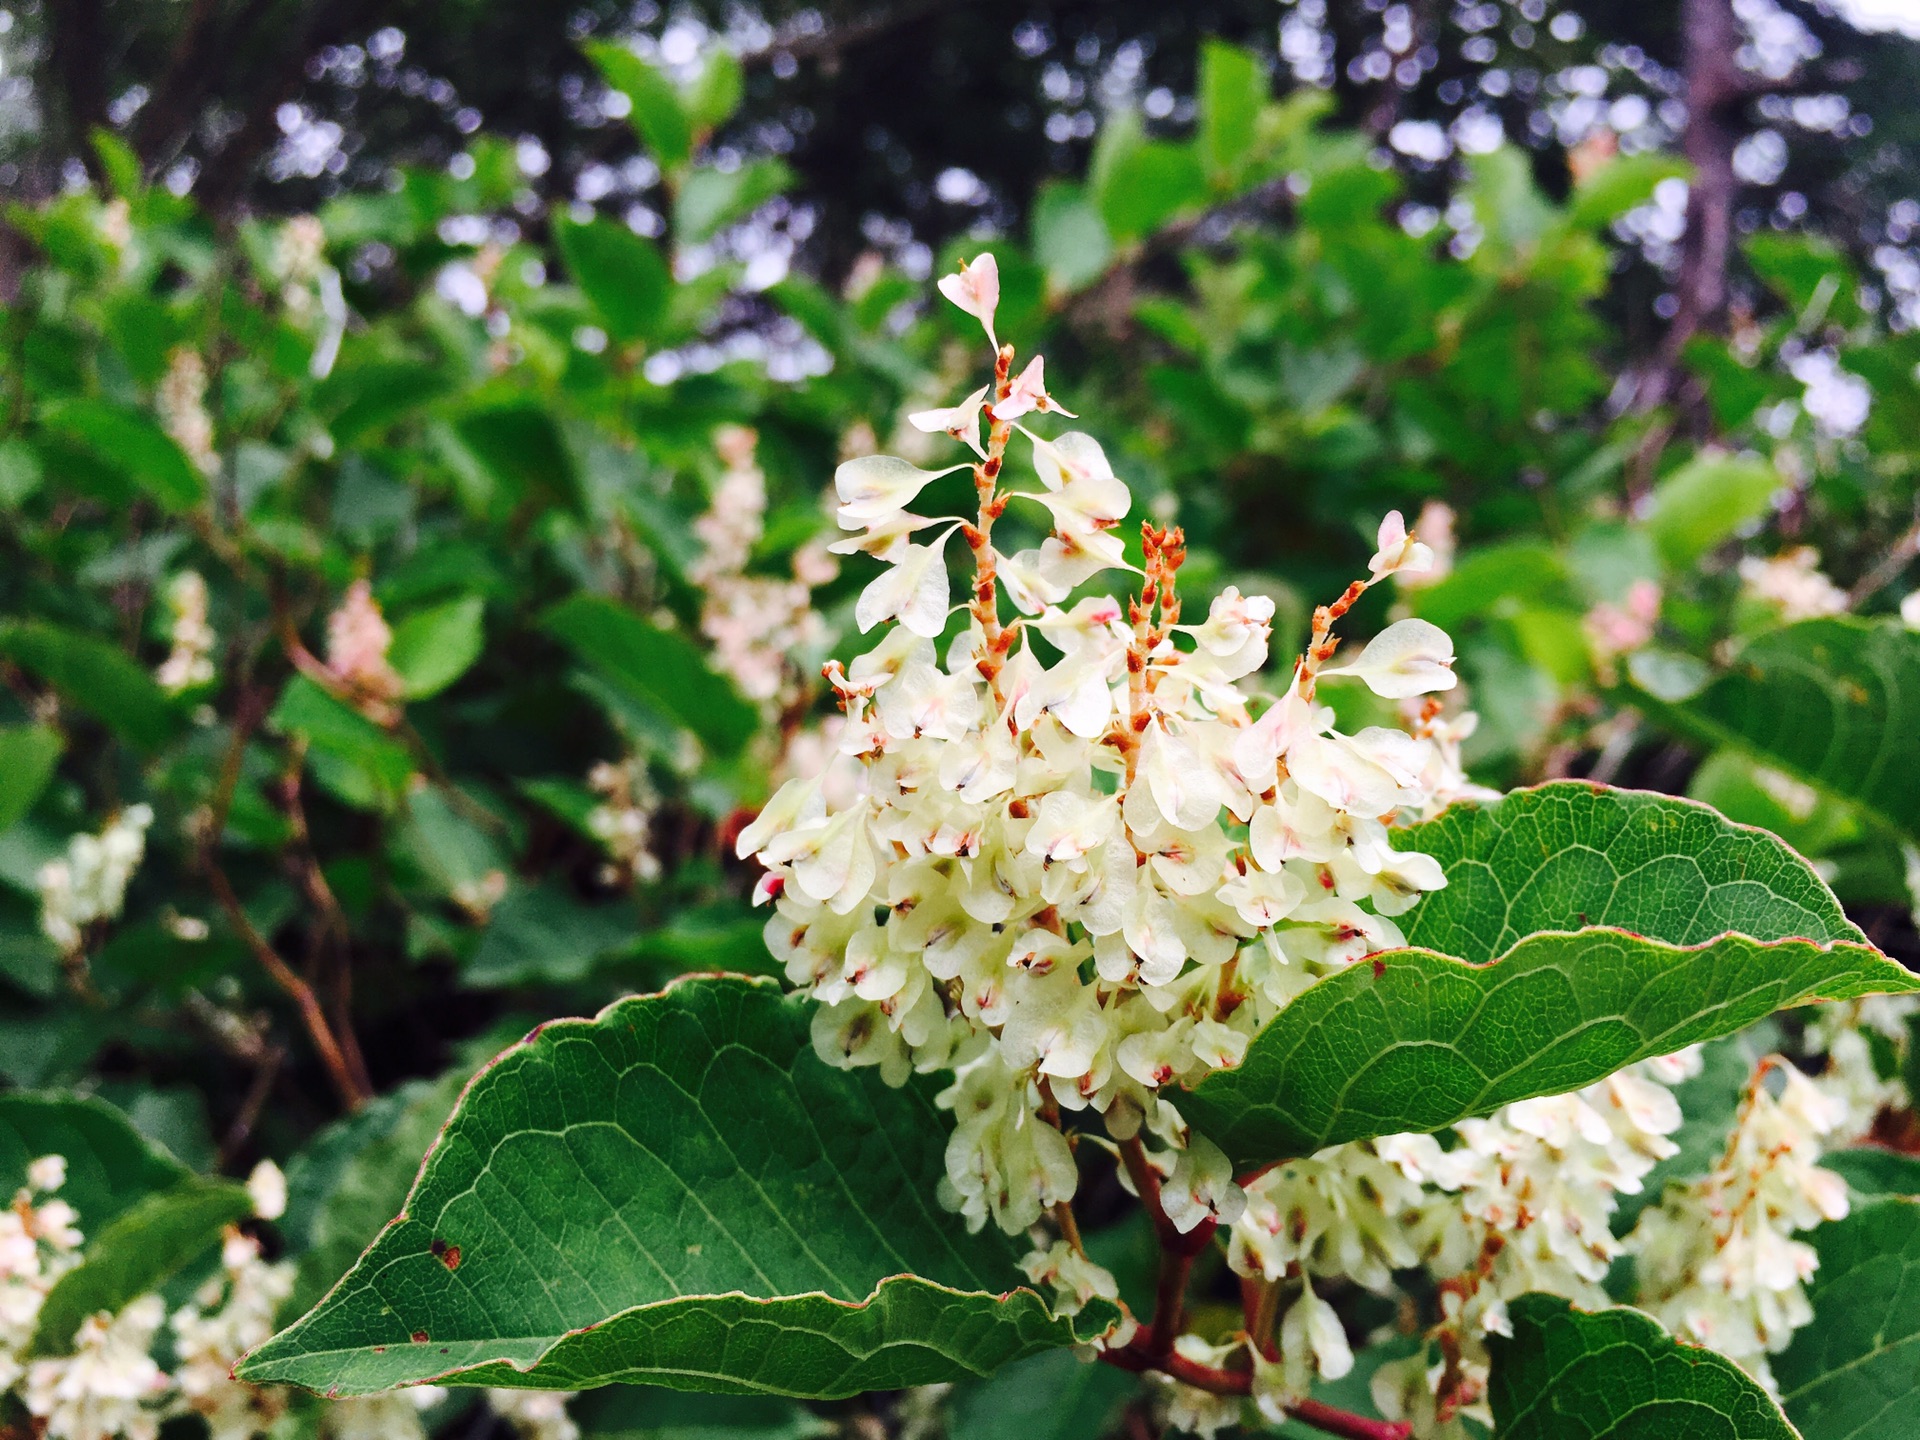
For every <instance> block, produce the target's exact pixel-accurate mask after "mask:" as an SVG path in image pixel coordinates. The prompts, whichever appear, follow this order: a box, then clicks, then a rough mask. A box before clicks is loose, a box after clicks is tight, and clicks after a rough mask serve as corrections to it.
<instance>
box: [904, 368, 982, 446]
mask: <svg viewBox="0 0 1920 1440" xmlns="http://www.w3.org/2000/svg"><path fill="white" fill-rule="evenodd" d="M991 388H992V387H991V386H987V385H982V386H981V387H980V388H979V389H978V390H976V391H974V392H973V393H972V394H971V395H969V396H967V398H966V399H964V400H962V401H961V402H960V403H959V404H958V405H950V406H947V407H946V408H945V409H940V410H916V411H914V412H913V413H912V414H910V415H908V416H907V423H908V424H909V425H911V426H913V428H914V429H916V430H919V431H923V432H924V433H926V434H928V435H936V434H940V433H942V432H944V433H946V434H948V435H951V436H952V437H953V438H954V439H956V440H958V441H960V442H961V443H962V444H964V445H966V446H967V447H968V448H969V449H971V450H972V451H973V453H974V454H976V455H978V456H979V457H980V458H981V459H982V460H984V459H986V458H987V452H986V449H985V447H984V446H982V445H981V443H980V411H981V409H982V408H983V407H984V406H985V405H986V403H987V391H988V390H989V389H991Z"/></svg>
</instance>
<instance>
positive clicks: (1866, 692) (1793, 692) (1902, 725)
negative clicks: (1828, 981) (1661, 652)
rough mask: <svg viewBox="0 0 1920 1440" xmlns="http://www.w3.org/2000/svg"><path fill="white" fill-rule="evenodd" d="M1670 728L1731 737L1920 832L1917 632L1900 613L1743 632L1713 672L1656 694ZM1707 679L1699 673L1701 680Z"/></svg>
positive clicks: (1653, 704)
mask: <svg viewBox="0 0 1920 1440" xmlns="http://www.w3.org/2000/svg"><path fill="white" fill-rule="evenodd" d="M1633 678H1634V681H1635V683H1636V685H1637V687H1638V688H1639V690H1640V691H1641V692H1642V694H1643V695H1645V696H1646V698H1647V700H1648V702H1650V703H1649V707H1648V708H1650V709H1651V710H1653V711H1654V713H1655V714H1657V715H1658V716H1659V717H1660V718H1662V719H1663V720H1666V721H1668V722H1669V723H1670V724H1671V725H1672V726H1673V727H1674V728H1676V729H1678V730H1681V731H1682V732H1684V733H1687V734H1690V735H1693V736H1695V737H1696V738H1698V739H1701V740H1704V741H1706V742H1708V743H1710V744H1714V745H1731V746H1734V747H1737V748H1739V749H1741V750H1744V751H1746V752H1747V753H1748V754H1749V755H1752V756H1754V757H1756V758H1757V759H1760V760H1762V761H1764V762H1765V763H1767V764H1769V765H1771V766H1773V767H1774V768H1776V769H1779V770H1784V771H1786V772H1787V773H1788V774H1789V775H1792V776H1793V777H1794V778H1796V779H1799V780H1803V781H1806V782H1807V783H1809V784H1812V785H1816V786H1818V787H1820V788H1821V789H1823V790H1826V791H1829V792H1830V793H1832V794H1834V795H1838V796H1840V797H1841V798H1842V799H1846V800H1851V801H1853V802H1854V803H1855V804H1857V805H1859V806H1861V807H1862V808H1863V809H1865V810H1868V811H1871V812H1872V813H1873V814H1875V815H1877V816H1879V817H1880V819H1882V820H1884V821H1885V822H1887V823H1888V824H1889V825H1891V826H1893V827H1894V828H1895V829H1896V830H1901V831H1904V832H1905V833H1907V834H1909V835H1920V749H1916V747H1915V746H1914V744H1913V743H1912V736H1913V724H1914V721H1913V715H1914V713H1915V712H1914V710H1913V708H1912V707H1914V706H1916V705H1920V635H1916V634H1915V633H1913V632H1912V631H1910V630H1908V629H1907V628H1906V627H1905V626H1904V625H1901V624H1900V623H1898V622H1897V621H1871V620H1858V619H1854V618H1852V617H1846V616H1836V617H1833V618H1830V619H1822V620H1803V621H1801V622H1800V623H1799V624H1797V625H1787V626H1783V627H1782V628H1780V629H1778V630H1770V631H1767V632H1766V633H1765V634H1763V635H1760V636H1758V637H1756V638H1755V639H1753V640H1751V641H1749V642H1748V643H1747V645H1746V646H1744V647H1743V648H1742V649H1741V650H1740V652H1739V653H1738V654H1737V655H1736V656H1735V657H1734V660H1733V663H1732V664H1731V665H1730V666H1728V667H1727V668H1726V669H1725V670H1723V671H1720V672H1719V673H1718V674H1712V675H1708V676H1702V677H1699V678H1698V679H1696V680H1695V681H1694V683H1692V684H1690V685H1688V686H1687V687H1685V688H1684V689H1674V690H1664V691H1662V692H1661V693H1660V694H1655V693H1654V690H1653V689H1652V688H1651V686H1652V684H1653V683H1654V677H1653V676H1651V675H1650V674H1648V673H1647V672H1644V671H1635V672H1633ZM1702 680H1704V683H1700V681H1702Z"/></svg>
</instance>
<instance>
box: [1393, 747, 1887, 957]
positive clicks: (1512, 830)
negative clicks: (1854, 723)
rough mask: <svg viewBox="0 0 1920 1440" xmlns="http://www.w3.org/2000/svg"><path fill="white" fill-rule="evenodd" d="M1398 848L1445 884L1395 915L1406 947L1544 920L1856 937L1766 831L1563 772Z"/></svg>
mask: <svg viewBox="0 0 1920 1440" xmlns="http://www.w3.org/2000/svg"><path fill="white" fill-rule="evenodd" d="M1393 843H1394V847H1395V848H1396V849H1400V850H1418V851H1421V852H1422V853H1424V854H1427V855H1431V856H1433V858H1434V859H1435V860H1437V861H1439V862H1440V868H1441V869H1442V870H1444V871H1445V872H1446V875H1447V888H1446V889H1444V890H1441V891H1439V892H1438V893H1436V894H1432V895H1429V896H1427V897H1426V898H1425V899H1423V900H1422V901H1421V902H1420V903H1419V904H1418V905H1416V906H1415V907H1414V908H1413V909H1412V910H1411V911H1409V912H1408V913H1407V914H1406V915H1404V916H1402V917H1401V919H1400V928H1401V930H1402V931H1403V932H1404V933H1405V934H1406V937H1407V943H1408V944H1410V945H1422V946H1425V947H1426V948H1428V949H1430V950H1438V951H1441V952H1442V953H1443V954H1447V955H1457V956H1459V957H1460V958H1461V959H1463V960H1491V959H1493V958H1494V957H1495V956H1498V955H1503V954H1505V953H1506V952H1507V951H1508V950H1509V949H1511V948H1512V947H1513V945H1514V944H1515V943H1516V942H1517V941H1519V940H1520V939H1522V938H1523V937H1525V936H1528V935H1531V934H1534V933H1535V932H1537V931H1541V930H1580V929H1584V928H1585V927H1587V926H1589V925H1611V926H1616V927H1618V928H1619V929H1622V930H1631V931H1633V932H1634V933H1635V934H1637V935H1644V936H1647V937H1648V938H1649V939H1653V940H1664V941H1666V942H1667V943H1668V944H1671V945H1697V944H1699V943H1700V942H1701V941H1703V940H1710V939H1712V938H1713V937H1714V936H1716V935H1723V934H1726V933H1727V932H1729V931H1732V932H1734V933H1736V934H1740V935H1751V936H1752V937H1753V938H1754V939H1756V940H1819V941H1834V940H1848V941H1860V940H1863V939H1864V938H1865V937H1863V936H1862V935H1861V933H1860V931H1859V930H1858V929H1857V928H1856V927H1855V926H1854V925H1853V924H1852V922H1850V921H1849V920H1848V919H1847V917H1846V914H1845V912H1844V911H1843V910H1842V909H1841V908H1840V902H1839V901H1837V900H1835V899H1834V898H1833V894H1832V892H1831V891H1829V890H1828V889H1827V887H1826V885H1825V884H1824V883H1823V882H1822V881H1821V879H1820V877H1819V876H1818V875H1817V874H1815V873H1814V871H1813V868H1812V867H1811V866H1810V865H1808V864H1807V862H1806V861H1805V860H1803V859H1801V858H1800V856H1798V855H1796V854H1795V853H1794V852H1793V851H1792V850H1790V849H1788V848H1787V847H1786V846H1785V845H1783V844H1781V843H1780V841H1779V839H1778V838H1777V837H1775V836H1773V835H1770V834H1768V833H1767V832H1766V831H1765V830H1756V829H1753V828H1750V827H1748V826H1744V825H1735V824H1733V823H1732V822H1730V821H1728V820H1727V819H1725V818H1724V817H1723V816H1721V815H1720V814H1719V813H1717V812H1716V811H1714V810H1712V809H1709V808H1708V807H1707V806H1705V805H1701V804H1698V803H1697V802H1695V801H1691V800H1679V799H1675V798H1674V797H1672V796H1670V795H1654V794H1649V793H1648V792H1646V791H1642V790H1613V789H1608V788H1607V787H1605V786H1600V785H1592V784H1589V783H1587V782H1584V781H1575V780H1567V781H1559V782H1556V783H1554V784H1549V785H1539V786H1536V787H1534V788H1533V789H1530V790H1516V791H1514V792H1513V793H1512V794H1510V795H1507V796H1505V797H1503V798H1502V799H1500V800H1497V801H1493V802H1490V803H1488V804H1485V805H1456V806H1454V807H1453V808H1451V809H1450V810H1448V811H1447V812H1446V813H1445V814H1444V815H1442V816H1441V817H1440V818H1439V819H1437V820H1429V821H1427V822H1426V823H1424V824H1421V825H1413V826H1409V827H1408V828H1407V829H1406V830H1403V831H1400V832H1397V833H1396V834H1395V835H1394V837H1393Z"/></svg>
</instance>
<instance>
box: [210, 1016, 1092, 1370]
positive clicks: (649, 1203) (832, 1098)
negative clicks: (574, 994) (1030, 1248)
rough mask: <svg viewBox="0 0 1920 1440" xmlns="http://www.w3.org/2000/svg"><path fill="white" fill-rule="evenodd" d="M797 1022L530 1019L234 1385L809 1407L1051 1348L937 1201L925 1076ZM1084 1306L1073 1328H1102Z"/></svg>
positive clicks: (998, 1247)
mask: <svg viewBox="0 0 1920 1440" xmlns="http://www.w3.org/2000/svg"><path fill="white" fill-rule="evenodd" d="M810 1013H811V1007H810V1005H809V1004H808V1002H806V1001H805V1000H802V999H798V998H794V997H783V996H782V995H781V994H780V992H779V989H778V987H777V986H774V985H771V984H767V983H764V982H757V981H750V980H743V979H738V978H703V979H696V980H691V981H686V982H683V983H681V984H678V985H676V986H674V987H673V988H671V989H669V990H667V991H665V992H663V993H661V994H659V995H648V996H640V997H636V998H633V999H628V1000H623V1001H621V1002H619V1003H618V1004H616V1005H614V1006H612V1007H610V1008H609V1009H607V1010H605V1011H603V1012H602V1013H601V1014H600V1015H599V1016H598V1017H597V1018H596V1019H593V1020H572V1021H562V1022H560V1023H558V1024H553V1025H548V1026H546V1027H544V1028H543V1029H541V1030H539V1031H537V1032H536V1033H535V1034H534V1035H532V1036H530V1037H528V1039H527V1040H526V1041H525V1042H523V1043H522V1044H520V1045H517V1046H515V1047H514V1048H512V1049H510V1050H508V1051H507V1052H506V1053H505V1054H504V1055H502V1056H500V1057H499V1058H498V1059H497V1060H495V1061H494V1062H493V1064H492V1065H491V1066H490V1067H489V1068H487V1069H486V1070H484V1071H482V1072H481V1073H480V1075H479V1076H478V1077H476V1078H475V1080H474V1081H473V1083H472V1084H471V1085H470V1086H469V1087H468V1089H467V1092H466V1094H465V1095H464V1096H463V1097H462V1098H461V1101H460V1104H459V1106H458V1108H457V1109H456V1110H455V1111H454V1114H453V1116H452V1118H451V1119H450V1120H449V1121H448V1122H447V1126H446V1129H445V1130H444V1131H443V1132H442V1134H441V1137H440V1139H439V1141H438V1142H437V1143H436V1144H435V1146H434V1148H433V1150H432V1151H431V1152H429V1154H428V1156H427V1160H426V1163H425V1164H424V1165H423V1166H422V1168H421V1172H420V1177H419V1179H418V1180H417V1181H416V1182H415V1184H414V1187H413V1190H412V1193H411V1194H409V1195H408V1197H407V1203H406V1208H405V1210H404V1211H403V1212H402V1213H401V1215H400V1217H399V1218H398V1219H396V1220H395V1221H393V1222H392V1223H391V1224H390V1225H389V1226H388V1227H387V1228H386V1229H385V1230H384V1231H382V1232H381V1235H380V1237H379V1239H378V1240H376V1241H375V1242H374V1244H373V1247H372V1248H371V1249H370V1250H368V1252H367V1253H366V1255H365V1256H363V1257H362V1258H361V1260H360V1263H359V1264H358V1265H356V1266H355V1267H354V1269H353V1270H352V1271H351V1272H350V1273H349V1274H348V1275H347V1277H346V1278H345V1279H344V1280H342V1281H341V1283H340V1284H339V1285H338V1286H337V1287H335V1289H334V1290H333V1292H332V1293H331V1294H330V1295H328V1296H327V1298H326V1299H325V1300H324V1301H322V1302H321V1304H320V1305H319V1307H318V1308H317V1309H315V1310H314V1311H313V1312H312V1313H310V1314H309V1315H307V1316H306V1317H304V1318H303V1319H301V1320H300V1321H298V1322H297V1323H296V1324H294V1325H293V1326H292V1327H290V1328H289V1329H287V1330H286V1331H284V1332H282V1333H281V1334H280V1335H278V1336H276V1337H275V1338H273V1339H272V1340H270V1341H268V1342H267V1343H266V1344H265V1345H264V1346H262V1347H261V1348H260V1349H259V1350H257V1351H255V1352H254V1353H253V1354H252V1355H251V1356H250V1357H248V1358H247V1360H246V1361H245V1362H243V1364H242V1366H241V1374H243V1375H244V1376H245V1378H247V1379H249V1380H252V1381H255V1382H257V1383H267V1382H286V1383H292V1384H297V1385H304V1386H307V1387H309V1388H311V1389H315V1390H321V1391H325V1392H327V1393H329V1394H342V1395H350V1394H362V1393H366V1392H368V1391H372V1390H378V1389H382V1388H385V1387H389V1386H393V1385H400V1384H407V1383H411V1382H417V1381H424V1380H440V1381H452V1382H455V1383H462V1384H487V1385H517V1386H528V1387H536V1388H554V1389H568V1390H573V1389H581V1388H586V1387H589V1386H593V1385H600V1384H605V1383H608V1382H610V1381H649V1382H652V1383H655V1384H661V1385H666V1386H670V1387H672V1388H675V1389H683V1390H718V1391H730V1392H735V1393H752V1392H760V1393H767V1394H785V1395H794V1396H799V1397H827V1396H843V1395H851V1394H856V1393H858V1392H860V1391H863V1390H885V1389H896V1388H899V1387H902V1386H906V1385H918V1384H926V1383H930V1382H935V1381H945V1380H954V1379H959V1378H962V1377H964V1376H969V1375H984V1374H988V1373H991V1372H992V1371H993V1370H995V1369H997V1368H998V1367H999V1366H1001V1365H1003V1364H1006V1363H1007V1362H1009V1361H1012V1360H1016V1359H1019V1358H1020V1357H1022V1356H1024V1355H1029V1354H1033V1353H1036V1352H1038V1351H1041V1350H1046V1349H1050V1348H1054V1347H1057V1346H1061V1345H1066V1344H1071V1343H1073V1341H1074V1339H1075V1331H1076V1326H1075V1325H1074V1324H1073V1323H1070V1322H1067V1321H1064V1320H1059V1319H1056V1318H1054V1317H1053V1316H1052V1315H1050V1314H1049V1312H1048V1309H1047V1307H1046V1305H1045V1303H1044V1302H1043V1301H1042V1300H1041V1299H1040V1297H1039V1296H1038V1295H1036V1294H1035V1293H1033V1292H1032V1291H1031V1290H1028V1289H1025V1288H1022V1287H1021V1285H1020V1283H1019V1282H1020V1274H1019V1271H1018V1270H1017V1269H1016V1268H1015V1266H1014V1264H1013V1251H1012V1249H1011V1248H1010V1247H1009V1245H1008V1243H1007V1242H1006V1241H1005V1240H1004V1239H1003V1238H1002V1237H1000V1236H999V1235H997V1234H991V1233H987V1234H981V1235H975V1236H969V1235H967V1234H966V1233H965V1231H964V1228H963V1227H962V1226H961V1225H960V1224H959V1223H958V1222H957V1221H956V1220H955V1219H954V1217H952V1216H951V1215H948V1214H945V1213H943V1212H942V1211H941V1210H940V1208H939V1206H938V1204H937V1203H936V1201H935V1199H934V1191H935V1186H936V1185H937V1183H938V1181H939V1178H940V1176H941V1174H942V1173H943V1159H942V1155H943V1150H944V1146H945V1135H946V1123H945V1120H944V1118H943V1117H942V1116H941V1115H940V1114H939V1112H938V1111H936V1110H935V1109H934V1107H933V1105H932V1102H931V1099H930V1096H931V1094H932V1085H931V1082H919V1083H915V1084H912V1085H909V1086H907V1087H905V1088H902V1089H897V1090H896V1089H890V1088H888V1087H887V1086H886V1085H884V1084H883V1083H882V1082H881V1081H880V1079H879V1078H878V1076H877V1075H875V1074H874V1072H873V1071H871V1070H858V1071H843V1070H836V1069H832V1068H830V1067H828V1066H827V1065H826V1064H825V1063H824V1062H823V1061H821V1060H820V1059H819V1058H818V1057H817V1056H816V1055H815V1054H814V1052H813V1047H812V1045H811V1043H810V1041H809V1039H808V1028H809V1016H810ZM1094 1308H1095V1310H1096V1311H1097V1312H1098V1313H1097V1314H1096V1313H1089V1314H1088V1315H1085V1316H1082V1317H1081V1322H1080V1329H1081V1332H1082V1333H1085V1331H1086V1330H1088V1329H1096V1330H1097V1329H1098V1328H1100V1327H1101V1326H1103V1325H1105V1324H1107V1323H1109V1322H1110V1321H1111V1319H1113V1318H1114V1316H1115V1313H1116V1312H1115V1311H1114V1310H1113V1309H1112V1307H1107V1306H1097V1307H1094Z"/></svg>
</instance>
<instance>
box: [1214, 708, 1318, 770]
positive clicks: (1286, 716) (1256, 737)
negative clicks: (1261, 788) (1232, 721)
mask: <svg viewBox="0 0 1920 1440" xmlns="http://www.w3.org/2000/svg"><path fill="white" fill-rule="evenodd" d="M1315 728H1316V722H1315V719H1314V714H1313V706H1312V705H1311V704H1310V703H1309V702H1308V701H1306V700H1303V699H1301V698H1300V695H1299V693H1298V692H1297V691H1293V690H1289V691H1288V692H1287V693H1286V694H1285V695H1284V696H1282V697H1281V698H1280V699H1279V700H1278V701H1276V702H1275V703H1274V704H1273V705H1271V706H1269V707H1268V709H1267V712H1266V713H1265V714H1264V715H1262V716H1261V717H1260V718H1259V719H1258V720H1256V721H1254V722H1253V724H1251V725H1249V726H1248V727H1247V728H1246V729H1244V730H1242V731H1240V732H1239V733H1238V734H1237V735H1235V736H1234V737H1233V763H1234V765H1235V766H1236V767H1237V768H1238V769H1239V771H1240V773H1241V774H1242V775H1244V776H1245V777H1246V778H1247V780H1248V781H1249V782H1252V783H1254V784H1259V783H1260V782H1261V781H1265V782H1266V784H1267V785H1271V784H1272V783H1273V779H1274V773H1275V772H1274V763H1275V762H1276V761H1277V760H1279V758H1280V757H1281V756H1282V755H1284V754H1286V753H1287V751H1288V750H1290V749H1292V748H1293V743H1294V741H1295V740H1297V739H1298V738H1299V737H1300V736H1302V735H1308V734H1311V733H1312V732H1313V731H1314V729H1315Z"/></svg>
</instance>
